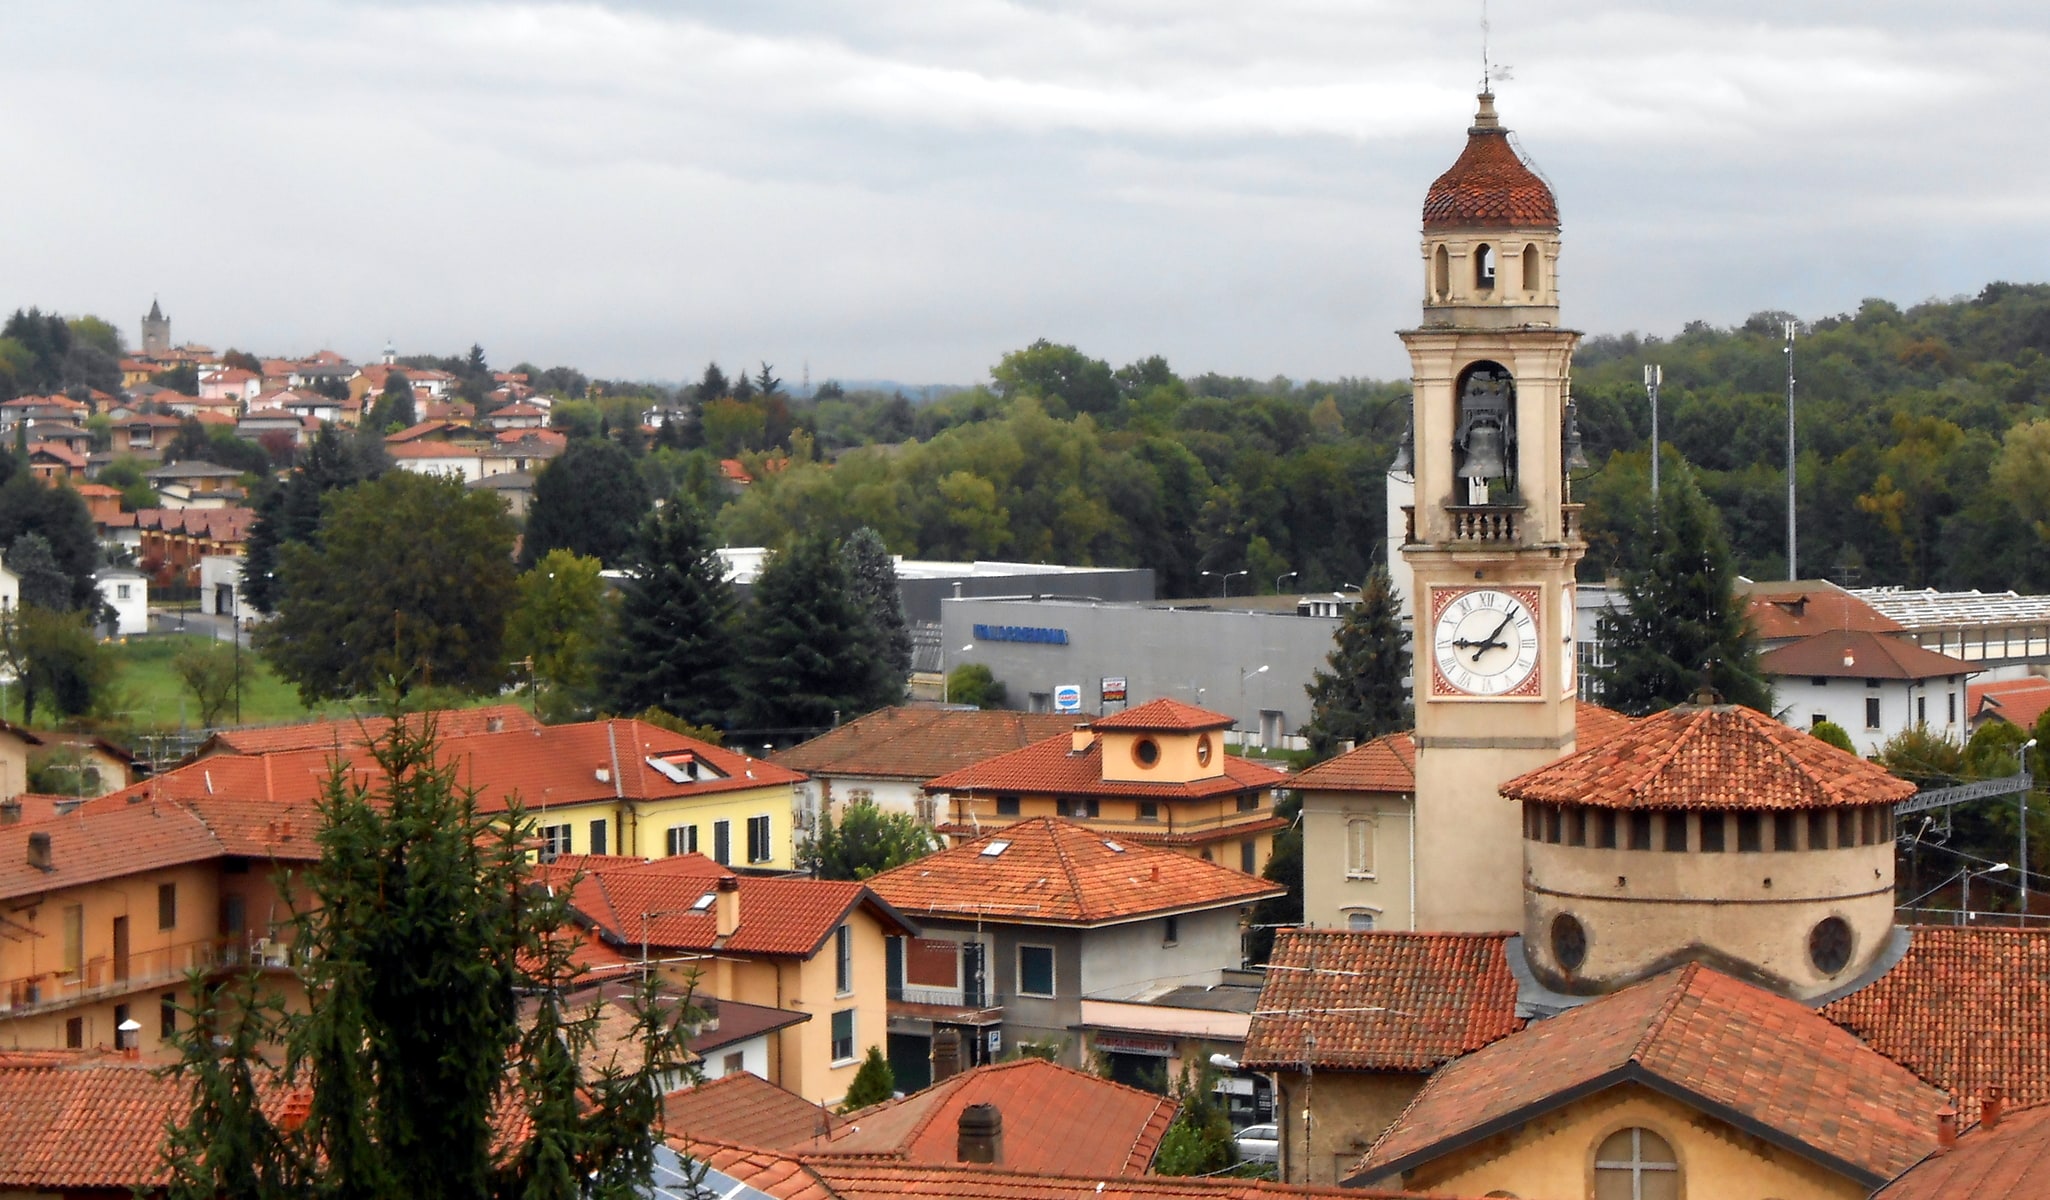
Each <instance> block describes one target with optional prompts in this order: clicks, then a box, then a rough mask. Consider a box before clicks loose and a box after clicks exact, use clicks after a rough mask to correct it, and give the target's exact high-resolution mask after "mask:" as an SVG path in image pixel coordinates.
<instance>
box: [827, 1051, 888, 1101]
mask: <svg viewBox="0 0 2050 1200" xmlns="http://www.w3.org/2000/svg"><path fill="white" fill-rule="evenodd" d="M896 1094H897V1073H896V1072H895V1071H892V1070H891V1069H890V1060H888V1059H886V1058H884V1057H883V1050H882V1047H880V1046H870V1047H869V1048H868V1055H867V1056H866V1057H864V1058H863V1059H862V1060H861V1068H860V1069H859V1070H857V1071H855V1072H854V1082H852V1083H850V1084H848V1085H847V1096H846V1098H845V1099H843V1100H841V1101H840V1111H841V1112H843V1113H851V1112H853V1111H855V1110H856V1109H861V1108H867V1107H868V1106H869V1105H871V1104H881V1103H882V1102H883V1101H885V1100H888V1099H889V1098H890V1097H892V1096H894V1095H896Z"/></svg>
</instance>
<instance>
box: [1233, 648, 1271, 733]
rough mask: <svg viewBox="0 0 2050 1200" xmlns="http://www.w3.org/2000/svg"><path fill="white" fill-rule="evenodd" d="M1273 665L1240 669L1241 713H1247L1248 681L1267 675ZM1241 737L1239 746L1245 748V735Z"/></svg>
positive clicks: (1267, 664)
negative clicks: (1257, 676) (1254, 677)
mask: <svg viewBox="0 0 2050 1200" xmlns="http://www.w3.org/2000/svg"><path fill="white" fill-rule="evenodd" d="M1273 665H1274V664H1272V663H1261V664H1260V665H1259V666H1257V667H1250V668H1248V667H1240V668H1239V711H1240V712H1241V713H1243V712H1244V711H1245V707H1246V680H1248V679H1250V678H1252V677H1253V676H1255V675H1265V674H1266V673H1267V672H1268V670H1269V669H1271V668H1272V667H1273ZM1244 719H1245V718H1244V717H1243V716H1241V717H1240V720H1244ZM1254 724H1256V725H1257V724H1258V722H1254ZM1239 737H1240V742H1239V744H1240V745H1241V746H1243V745H1244V744H1245V741H1244V738H1245V735H1244V734H1240V735H1239ZM1261 744H1262V745H1263V746H1264V745H1265V744H1266V743H1265V742H1262V743H1261Z"/></svg>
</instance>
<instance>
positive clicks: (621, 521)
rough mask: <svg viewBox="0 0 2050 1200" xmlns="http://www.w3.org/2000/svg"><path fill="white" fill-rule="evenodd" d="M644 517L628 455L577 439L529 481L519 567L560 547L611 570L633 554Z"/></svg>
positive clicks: (642, 492) (644, 494)
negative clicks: (531, 484)
mask: <svg viewBox="0 0 2050 1200" xmlns="http://www.w3.org/2000/svg"><path fill="white" fill-rule="evenodd" d="M647 513H648V487H647V484H645V483H643V482H642V480H641V474H640V472H639V471H637V470H635V469H634V463H633V458H632V456H630V455H629V454H628V453H627V452H626V451H625V450H624V449H623V448H621V447H620V446H618V445H616V444H614V443H613V442H611V441H608V440H606V439H604V438H598V439H592V438H577V439H575V440H573V441H571V442H570V444H569V445H568V446H567V447H565V448H564V449H563V452H562V453H561V454H560V455H557V456H556V459H555V461H554V462H551V463H549V464H548V466H547V467H545V468H544V469H543V470H542V471H541V474H540V475H539V476H537V477H536V478H535V480H534V503H533V506H532V507H531V508H529V509H528V510H527V536H526V540H525V541H524V542H523V543H522V545H521V549H520V565H521V566H523V567H531V566H533V565H534V564H535V563H537V562H539V561H540V560H541V559H542V558H543V557H544V556H546V555H547V553H548V552H549V551H550V550H556V549H563V550H568V551H569V552H570V553H572V554H576V555H579V556H581V557H585V558H595V559H597V560H598V561H600V562H602V563H604V564H605V565H606V566H608V567H616V566H618V565H620V564H621V563H623V562H625V561H626V559H627V556H628V555H630V554H631V553H632V552H633V547H634V540H635V538H636V536H637V535H638V534H639V531H640V526H641V520H642V518H644V517H645V516H647Z"/></svg>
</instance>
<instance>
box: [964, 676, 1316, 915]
mask: <svg viewBox="0 0 2050 1200" xmlns="http://www.w3.org/2000/svg"><path fill="white" fill-rule="evenodd" d="M1231 725H1232V719H1231V718H1230V717H1228V716H1226V715H1224V714H1223V713H1216V712H1210V711H1208V710H1206V709H1201V708H1195V707H1193V706H1191V705H1187V704H1182V703H1180V702H1179V701H1175V700H1165V699H1162V700H1153V701H1149V702H1148V703H1145V704H1141V705H1139V706H1138V707H1136V708H1132V709H1127V710H1126V711H1124V712H1121V713H1118V714H1116V715H1114V716H1109V717H1100V718H1098V719H1097V720H1095V721H1094V722H1091V723H1089V724H1086V725H1085V724H1078V725H1076V726H1075V727H1074V729H1073V731H1072V732H1070V733H1066V734H1062V735H1060V736H1059V737H1053V738H1048V739H1046V740H1044V741H1040V742H1035V743H1034V744H1032V745H1030V746H1027V747H1025V748H1024V749H1022V750H1014V751H1012V752H1010V753H1008V754H999V755H997V756H996V757H994V758H990V759H986V760H984V761H983V762H980V763H977V764H975V765H974V766H970V767H964V768H962V769H960V770H958V771H949V772H947V773H946V774H944V775H941V776H938V777H937V778H935V779H932V780H930V781H929V782H927V783H926V785H925V790H926V791H927V792H928V793H930V794H932V795H934V796H943V797H945V803H946V809H947V814H948V815H947V818H946V823H945V824H944V825H942V826H941V827H940V829H941V832H943V833H947V834H949V835H951V836H952V837H953V838H954V839H955V840H956V842H957V844H958V843H959V842H962V841H967V840H969V839H972V838H975V837H978V836H980V835H981V834H982V833H983V832H984V831H986V830H988V829H990V828H994V827H998V826H1002V825H1007V824H1010V823H1011V822H1013V821H1019V820H1023V819H1025V818H1028V817H1060V818H1063V819H1065V820H1069V821H1073V822H1075V823H1077V824H1080V825H1085V826H1088V827H1089V828H1091V829H1096V830H1099V831H1102V832H1104V833H1114V834H1115V835H1116V836H1118V837H1120V838H1129V839H1131V840H1132V841H1135V842H1142V843H1145V844H1147V845H1153V846H1161V847H1164V848H1168V849H1173V850H1178V851H1180V852H1182V853H1185V854H1193V855H1196V856H1198V857H1200V858H1203V859H1206V860H1208V861H1210V862H1215V863H1218V864H1221V865H1223V866H1227V867H1234V868H1236V869H1238V870H1240V871H1243V872H1245V873H1246V874H1248V875H1257V874H1259V873H1260V871H1261V870H1262V869H1263V868H1264V867H1266V865H1267V857H1268V855H1269V854H1271V853H1272V852H1273V849H1274V833H1275V831H1276V830H1278V829H1280V828H1282V827H1283V826H1285V825H1286V824H1287V822H1286V821H1284V820H1282V819H1281V818H1279V817H1276V816H1275V815H1274V790H1275V788H1277V787H1279V786H1281V785H1282V784H1283V783H1284V782H1285V777H1284V776H1282V775H1280V774H1279V773H1277V772H1276V771H1275V770H1274V769H1273V768H1270V767H1267V766H1263V765H1262V764H1260V763H1256V762H1252V761H1249V760H1247V759H1244V758H1239V757H1237V756H1234V755H1230V754H1226V753H1225V751H1224V731H1225V730H1227V729H1229V728H1231Z"/></svg>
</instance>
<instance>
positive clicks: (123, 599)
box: [93, 567, 149, 637]
mask: <svg viewBox="0 0 2050 1200" xmlns="http://www.w3.org/2000/svg"><path fill="white" fill-rule="evenodd" d="M93 586H95V587H97V588H98V589H99V592H100V599H101V601H103V602H104V603H105V604H106V606H107V607H108V608H109V609H110V610H112V612H113V614H114V616H113V619H112V620H110V621H108V622H107V623H106V625H105V626H104V628H105V629H106V630H107V632H108V633H109V634H111V635H112V636H114V637H129V636H132V635H134V634H138V633H148V632H149V578H148V577H147V576H145V575H144V574H143V573H142V572H140V571H130V570H128V569H127V568H125V567H104V568H102V569H100V570H98V571H95V572H94V573H93Z"/></svg>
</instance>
